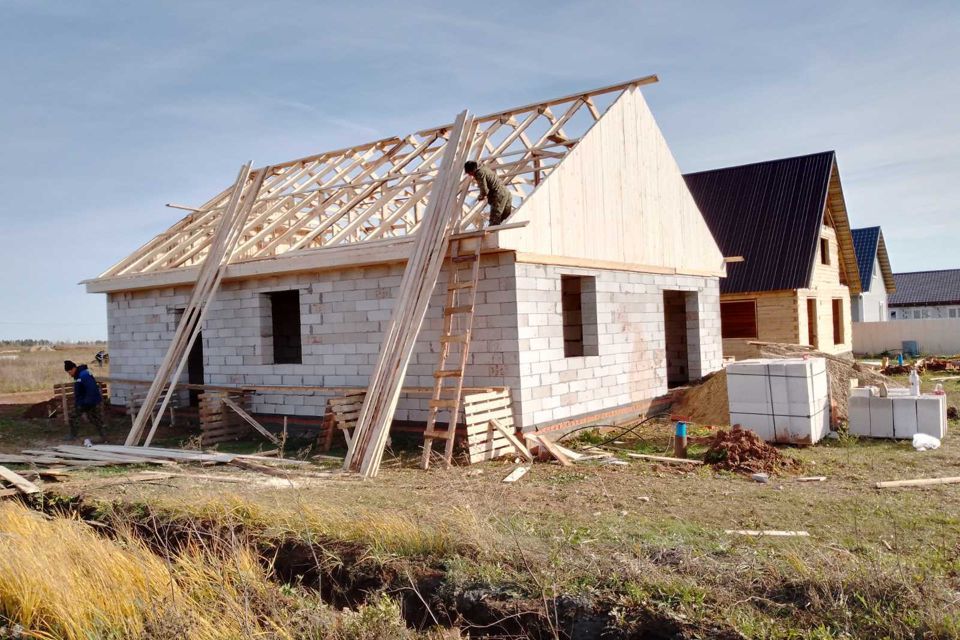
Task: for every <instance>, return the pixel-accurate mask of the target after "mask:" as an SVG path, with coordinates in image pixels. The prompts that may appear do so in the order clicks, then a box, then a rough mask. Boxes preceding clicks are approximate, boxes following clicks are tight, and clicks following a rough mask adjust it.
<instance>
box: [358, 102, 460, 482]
mask: <svg viewBox="0 0 960 640" xmlns="http://www.w3.org/2000/svg"><path fill="white" fill-rule="evenodd" d="M475 135H476V124H475V123H474V119H473V116H471V115H470V114H469V113H468V112H467V111H464V112H463V113H461V114H460V115H459V116H457V119H456V121H455V122H454V124H453V128H452V129H451V131H450V137H449V141H448V143H447V145H446V148H445V150H444V154H443V160H442V161H441V164H440V169H439V170H438V172H437V175H436V177H435V178H434V180H433V184H432V186H431V189H430V199H429V202H428V204H427V209H426V211H425V212H424V214H423V219H422V220H421V221H420V227H419V229H418V230H417V233H416V239H415V241H414V245H413V248H412V250H411V254H410V257H409V259H408V260H407V266H406V268H405V269H404V272H403V279H402V280H401V281H400V287H399V289H398V291H397V298H396V305H395V306H394V310H393V316H392V318H391V319H390V325H389V327H388V328H387V331H386V332H385V334H384V341H383V348H382V349H381V350H380V357H379V359H378V361H377V365H376V367H375V368H374V371H373V374H372V375H371V376H370V386H369V387H368V389H367V395H366V398H365V399H364V402H363V407H362V408H361V410H360V415H359V416H358V419H357V427H356V429H355V430H354V436H353V442H351V444H350V447H349V448H348V450H347V456H346V459H345V460H344V469H346V470H350V471H358V472H360V474H361V475H363V476H364V477H373V476H375V475H377V472H378V471H379V469H380V460H381V458H382V457H383V449H384V447H385V446H386V442H387V438H388V436H389V432H390V424H391V422H392V421H393V415H394V412H395V410H396V407H397V400H398V399H399V396H400V389H401V386H402V384H403V379H404V376H405V375H406V372H407V364H408V363H409V361H410V356H411V355H412V353H413V348H414V345H415V343H416V340H417V336H418V335H419V334H420V327H421V325H422V324H423V319H424V316H425V315H426V313H427V306H428V305H429V303H430V296H431V294H432V293H433V289H434V287H435V286H436V283H437V279H438V278H439V276H440V270H441V268H442V267H443V262H444V258H445V257H446V254H447V248H448V245H449V242H450V236H451V235H452V234H453V231H454V228H455V227H456V224H457V222H458V220H459V218H460V215H461V213H462V211H463V200H464V198H465V196H466V187H467V182H466V181H465V180H463V179H462V178H461V175H462V167H463V163H464V162H465V161H466V160H467V159H468V158H469V157H470V150H471V148H472V146H473V140H474V137H475Z"/></svg>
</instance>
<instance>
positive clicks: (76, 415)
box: [70, 404, 104, 438]
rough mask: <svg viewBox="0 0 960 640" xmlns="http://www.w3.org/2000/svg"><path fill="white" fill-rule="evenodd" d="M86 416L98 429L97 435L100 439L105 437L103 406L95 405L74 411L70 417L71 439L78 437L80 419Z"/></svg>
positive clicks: (77, 408)
mask: <svg viewBox="0 0 960 640" xmlns="http://www.w3.org/2000/svg"><path fill="white" fill-rule="evenodd" d="M81 416H86V417H87V420H88V421H89V422H90V424H92V425H93V426H94V427H96V428H97V433H99V434H100V437H101V438H102V437H104V433H103V405H99V404H95V405H93V406H92V407H76V408H75V409H74V411H73V415H71V416H70V437H71V438H76V437H77V427H79V426H80V417H81Z"/></svg>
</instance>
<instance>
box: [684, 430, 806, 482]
mask: <svg viewBox="0 0 960 640" xmlns="http://www.w3.org/2000/svg"><path fill="white" fill-rule="evenodd" d="M703 459H704V461H705V462H707V463H709V464H711V465H713V466H714V467H715V468H717V469H726V470H727V471H741V472H749V473H759V472H761V471H763V472H766V473H774V472H777V471H783V470H786V469H794V468H797V467H798V466H799V463H798V462H797V461H796V460H793V459H792V458H786V457H784V456H783V455H782V454H781V453H780V452H779V451H778V450H777V449H776V448H775V447H772V446H770V445H769V444H767V443H766V442H764V441H763V440H761V439H760V437H759V436H758V435H757V434H755V433H754V432H753V431H747V430H746V429H741V428H740V427H739V425H734V427H733V428H732V429H731V430H730V431H718V432H717V433H716V434H714V436H713V440H712V441H711V442H710V448H709V449H707V452H706V454H704V456H703Z"/></svg>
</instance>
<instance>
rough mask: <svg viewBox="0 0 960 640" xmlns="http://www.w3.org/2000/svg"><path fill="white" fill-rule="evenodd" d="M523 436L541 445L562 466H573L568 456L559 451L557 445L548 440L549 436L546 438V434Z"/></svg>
mask: <svg viewBox="0 0 960 640" xmlns="http://www.w3.org/2000/svg"><path fill="white" fill-rule="evenodd" d="M524 437H525V438H526V439H527V440H532V441H533V442H535V443H536V444H538V445H540V446H541V447H543V448H544V449H545V450H546V451H547V453H549V454H550V455H551V456H553V457H554V458H556V459H557V462H559V463H560V464H561V465H562V466H564V467H572V466H573V463H572V462H570V458H568V457H567V456H566V455H565V454H564V453H563V451H561V450H560V449H558V448H557V445H555V444H554V443H553V442H552V441H551V440H550V438H548V437H547V436H543V435H540V436H534V435H525V436H524Z"/></svg>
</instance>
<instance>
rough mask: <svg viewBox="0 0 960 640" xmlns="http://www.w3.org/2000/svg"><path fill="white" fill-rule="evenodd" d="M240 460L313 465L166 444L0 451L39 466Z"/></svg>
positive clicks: (6, 459) (7, 459)
mask: <svg viewBox="0 0 960 640" xmlns="http://www.w3.org/2000/svg"><path fill="white" fill-rule="evenodd" d="M237 460H240V461H247V462H254V463H259V464H283V465H292V466H302V465H307V464H309V463H308V462H304V461H301V460H289V459H278V458H268V457H266V456H255V455H241V454H234V453H208V452H204V451H190V450H186V449H167V448H163V447H127V446H122V445H110V444H98V445H94V446H92V447H80V446H70V445H62V446H57V447H53V448H51V449H42V450H40V449H27V450H24V451H22V452H21V453H20V454H16V455H7V454H0V463H7V464H28V465H32V466H36V467H51V466H57V467H60V466H62V467H106V466H115V465H131V464H149V465H162V466H168V465H172V464H176V463H191V462H192V463H202V464H231V463H233V462H234V461H237Z"/></svg>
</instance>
